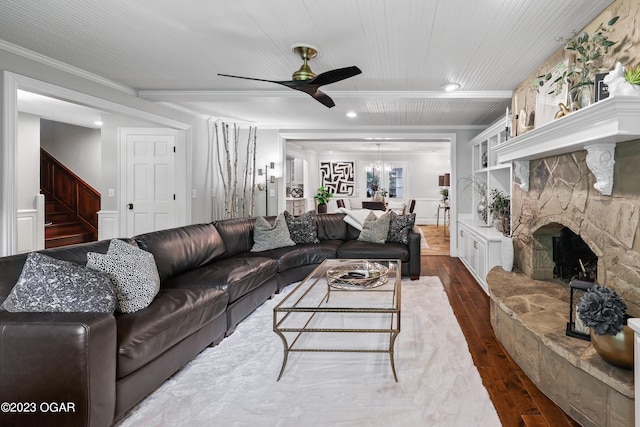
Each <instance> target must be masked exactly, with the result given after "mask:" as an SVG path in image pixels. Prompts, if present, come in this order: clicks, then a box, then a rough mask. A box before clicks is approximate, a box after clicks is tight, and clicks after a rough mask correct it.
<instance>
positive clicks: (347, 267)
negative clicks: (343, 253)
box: [327, 261, 389, 289]
mask: <svg viewBox="0 0 640 427" xmlns="http://www.w3.org/2000/svg"><path fill="white" fill-rule="evenodd" d="M388 273H389V269H388V268H387V267H385V266H384V265H382V264H378V263H377V262H369V261H357V262H350V263H345V264H341V265H337V266H335V267H331V268H330V269H328V270H327V283H328V284H329V286H331V287H332V288H338V289H370V288H375V287H378V286H382V285H384V284H385V283H387V281H388V280H389V276H388Z"/></svg>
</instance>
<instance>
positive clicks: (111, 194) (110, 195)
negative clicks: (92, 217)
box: [109, 188, 116, 197]
mask: <svg viewBox="0 0 640 427" xmlns="http://www.w3.org/2000/svg"><path fill="white" fill-rule="evenodd" d="M115 196H116V190H114V189H113V188H110V189H109V197H115Z"/></svg>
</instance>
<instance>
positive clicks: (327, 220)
mask: <svg viewBox="0 0 640 427" xmlns="http://www.w3.org/2000/svg"><path fill="white" fill-rule="evenodd" d="M316 223H317V225H318V238H319V239H320V240H347V239H348V234H347V223H346V222H344V214H342V213H333V214H317V215H316ZM356 237H357V236H356Z"/></svg>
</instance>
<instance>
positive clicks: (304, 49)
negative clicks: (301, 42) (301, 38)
mask: <svg viewBox="0 0 640 427" xmlns="http://www.w3.org/2000/svg"><path fill="white" fill-rule="evenodd" d="M291 50H293V51H294V52H295V53H297V54H298V55H299V56H300V58H301V59H302V60H303V61H304V63H303V64H302V66H301V67H300V69H299V70H298V71H296V72H294V73H293V74H292V75H291V78H292V79H293V80H311V79H312V78H314V77H315V76H316V73H314V72H313V71H311V68H310V67H309V64H307V61H308V60H309V59H311V58H315V57H316V56H317V55H318V50H317V49H315V48H312V47H310V46H293V48H292V49H291Z"/></svg>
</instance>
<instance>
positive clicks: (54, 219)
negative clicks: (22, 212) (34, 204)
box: [44, 196, 98, 249]
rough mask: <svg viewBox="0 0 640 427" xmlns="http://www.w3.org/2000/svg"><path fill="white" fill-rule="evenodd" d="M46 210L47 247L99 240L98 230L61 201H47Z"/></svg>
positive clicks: (45, 230) (45, 239) (45, 242)
mask: <svg viewBox="0 0 640 427" xmlns="http://www.w3.org/2000/svg"><path fill="white" fill-rule="evenodd" d="M45 199H46V196H45ZM44 211H45V214H44V217H45V223H44V247H45V248H47V249H49V248H57V247H59V246H68V245H74V244H76V243H84V242H93V241H95V240H98V232H97V231H96V230H95V229H93V228H91V227H89V226H88V225H86V224H85V223H84V222H83V221H82V220H80V218H79V217H78V215H76V213H75V212H73V210H71V209H69V208H68V207H66V206H65V205H64V204H62V203H61V202H59V201H56V200H53V201H47V202H46V203H45V210H44Z"/></svg>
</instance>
